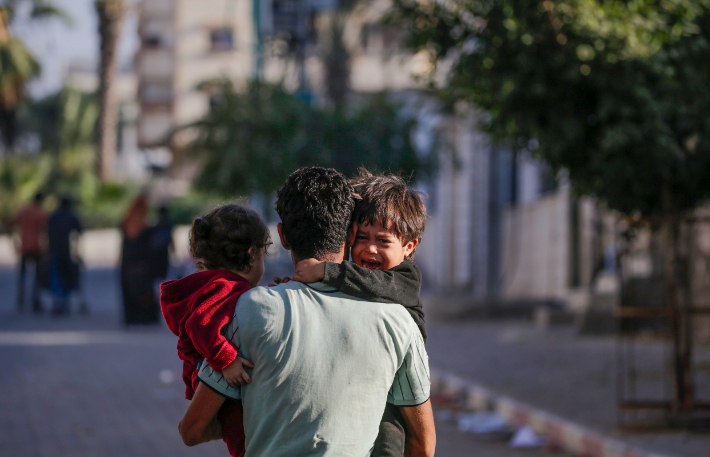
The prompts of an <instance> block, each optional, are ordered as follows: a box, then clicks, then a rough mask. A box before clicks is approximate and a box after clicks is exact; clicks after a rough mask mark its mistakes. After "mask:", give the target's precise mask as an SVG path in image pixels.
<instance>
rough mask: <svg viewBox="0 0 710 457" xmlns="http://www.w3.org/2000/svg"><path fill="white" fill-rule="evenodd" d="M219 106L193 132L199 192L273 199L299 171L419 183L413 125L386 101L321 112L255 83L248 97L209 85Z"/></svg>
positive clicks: (227, 87) (221, 84)
mask: <svg viewBox="0 0 710 457" xmlns="http://www.w3.org/2000/svg"><path fill="white" fill-rule="evenodd" d="M203 90H206V91H209V92H210V93H211V94H213V96H212V100H213V106H212V109H211V110H210V112H208V113H207V114H206V115H205V116H204V117H203V118H202V119H200V120H198V121H197V122H195V123H193V124H190V125H189V126H186V127H185V129H188V130H190V131H193V132H194V133H195V135H196V136H195V139H194V141H193V142H192V144H191V146H190V148H191V150H192V151H193V152H194V154H195V155H196V156H198V157H199V158H200V159H201V161H202V166H203V168H202V172H201V174H200V176H199V179H198V180H197V185H198V187H200V188H202V189H205V190H211V191H218V192H221V193H223V194H226V195H235V194H240V195H249V194H251V193H254V192H256V193H261V194H262V195H265V196H270V195H272V194H273V193H274V192H275V190H276V189H277V188H278V187H279V186H280V185H281V184H283V182H284V181H285V179H286V177H288V175H289V174H290V173H291V172H293V171H294V170H295V169H297V168H299V167H302V166H307V165H321V166H326V167H333V168H335V169H337V170H338V171H340V172H342V173H344V174H346V175H354V174H355V173H356V171H357V168H358V167H360V166H364V167H367V168H368V169H372V170H380V171H388V170H389V171H392V172H399V173H403V174H404V175H406V176H412V177H413V176H414V175H415V174H416V173H417V172H418V171H419V172H420V171H421V169H422V163H421V162H420V161H419V160H418V158H417V155H416V153H415V151H414V148H413V147H412V144H411V141H410V131H411V128H412V124H413V121H412V119H409V118H406V117H404V116H402V115H401V113H400V111H399V110H398V107H397V106H396V105H394V104H392V103H390V102H389V101H388V100H387V99H386V97H385V96H384V95H381V94H380V95H377V96H373V97H372V98H371V99H368V100H366V101H365V102H364V103H363V104H362V106H361V107H360V108H358V109H355V110H351V111H350V112H347V111H342V110H337V111H334V112H330V111H325V110H321V109H318V108H314V107H312V106H310V105H309V104H307V103H306V102H304V101H303V100H301V99H300V98H298V97H296V96H294V95H292V94H289V93H287V92H285V91H284V90H283V89H282V88H281V87H279V86H274V85H270V84H265V83H259V82H253V83H250V85H249V87H248V88H247V89H246V90H244V91H243V92H238V91H236V90H235V89H234V87H233V86H232V84H231V83H229V82H226V81H219V82H212V83H208V84H205V85H203Z"/></svg>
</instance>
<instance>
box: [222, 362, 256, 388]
mask: <svg viewBox="0 0 710 457" xmlns="http://www.w3.org/2000/svg"><path fill="white" fill-rule="evenodd" d="M244 366H247V367H249V368H254V364H253V363H251V362H250V361H248V360H247V359H243V358H241V357H237V358H236V359H234V362H232V363H230V364H229V365H227V366H226V367H224V370H222V375H223V376H224V380H225V381H227V382H228V383H229V385H230V386H232V387H234V388H235V389H236V388H237V387H239V386H241V385H243V384H248V383H250V382H251V378H250V377H249V375H248V374H247V372H246V370H245V369H244Z"/></svg>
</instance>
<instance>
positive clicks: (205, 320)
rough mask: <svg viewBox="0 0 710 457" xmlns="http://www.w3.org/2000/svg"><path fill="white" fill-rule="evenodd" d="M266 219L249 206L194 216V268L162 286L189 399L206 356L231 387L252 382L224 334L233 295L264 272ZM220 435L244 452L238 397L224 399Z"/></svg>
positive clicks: (233, 448)
mask: <svg viewBox="0 0 710 457" xmlns="http://www.w3.org/2000/svg"><path fill="white" fill-rule="evenodd" d="M270 244H271V242H270V236H269V230H268V228H267V227H266V224H264V222H263V221H262V220H261V219H260V218H259V216H258V215H257V214H256V213H255V212H254V211H253V210H251V209H248V208H244V207H242V206H239V205H236V204H229V205H224V206H221V207H219V208H217V209H215V210H213V211H212V212H211V213H209V214H207V215H206V216H202V217H198V218H196V219H195V221H194V222H193V223H192V229H191V230H190V253H191V254H192V256H193V257H194V258H195V259H196V260H197V270H198V272H197V273H194V274H191V275H190V276H186V277H185V278H182V279H177V280H174V281H167V282H164V283H163V284H161V285H160V307H161V309H162V311H163V316H164V317H165V321H166V322H167V324H168V327H169V328H170V330H172V332H173V333H174V334H175V335H177V336H178V337H179V339H178V345H177V349H178V356H179V357H180V359H181V360H182V361H183V372H182V378H183V381H185V386H186V389H185V398H187V399H188V400H190V399H192V396H193V395H194V394H195V389H197V385H198V383H199V382H200V381H199V379H198V378H197V372H198V368H199V364H200V363H201V362H202V361H203V360H205V361H206V363H209V364H210V366H211V367H212V368H213V369H215V370H217V371H221V372H222V374H223V375H224V379H225V380H227V382H229V384H231V385H232V386H233V387H237V386H239V385H241V384H244V383H248V382H250V381H251V379H250V378H249V375H248V374H247V373H246V371H245V370H244V366H247V367H253V366H254V365H252V364H251V363H250V362H249V361H247V360H245V359H242V358H241V357H238V355H237V348H235V347H234V346H233V345H232V343H231V342H230V341H229V340H228V339H227V338H225V337H224V335H223V334H222V332H223V331H224V330H225V329H226V327H227V325H228V324H229V322H230V321H231V320H232V316H233V315H234V308H235V306H236V304H237V299H239V297H240V296H241V295H242V294H243V293H244V292H246V291H247V290H249V289H251V288H252V287H254V286H256V285H257V284H258V283H259V281H260V280H261V277H262V276H263V275H264V255H265V254H266V248H267V246H268V245H270ZM218 417H219V420H220V422H221V424H222V439H223V440H224V442H225V443H227V448H228V449H229V453H230V455H232V456H233V457H239V456H242V455H244V424H243V421H242V419H243V417H242V405H241V402H238V401H234V400H231V399H227V400H226V401H225V403H224V405H223V406H222V408H221V409H220V411H219V415H218Z"/></svg>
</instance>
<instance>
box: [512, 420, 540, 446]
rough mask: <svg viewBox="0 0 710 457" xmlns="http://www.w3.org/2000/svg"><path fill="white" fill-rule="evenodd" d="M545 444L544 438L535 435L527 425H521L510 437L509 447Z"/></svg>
mask: <svg viewBox="0 0 710 457" xmlns="http://www.w3.org/2000/svg"><path fill="white" fill-rule="evenodd" d="M544 445H545V439H544V438H541V437H539V436H537V434H536V433H535V431H534V430H533V429H532V427H530V426H529V425H525V426H523V427H521V428H520V429H519V430H518V431H517V432H515V435H513V437H512V438H511V439H510V446H511V447H521V448H526V447H527V448H530V447H540V446H544Z"/></svg>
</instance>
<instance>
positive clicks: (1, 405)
mask: <svg viewBox="0 0 710 457" xmlns="http://www.w3.org/2000/svg"><path fill="white" fill-rule="evenodd" d="M274 273H275V272H274V271H273V270H272V271H269V272H268V275H273V274H274ZM281 274H283V273H281ZM286 274H288V272H286ZM268 275H267V278H268V277H269V276H268ZM85 283H86V285H87V287H86V289H85V296H86V299H87V301H88V303H89V306H90V309H91V314H90V315H88V316H83V315H78V314H76V313H74V314H72V315H70V316H69V317H66V318H61V319H57V318H52V317H51V316H50V315H49V314H46V313H45V314H43V315H39V316H38V315H32V314H30V313H27V312H25V313H22V314H18V313H17V312H16V310H15V296H16V294H15V274H14V272H13V271H12V270H8V269H0V291H1V292H0V366H2V369H1V370H0V389H2V392H3V395H1V396H0V429H1V430H2V433H0V456H8V457H45V456H46V457H50V456H51V457H62V456H67V457H69V456H71V457H74V456H81V457H93V456H101V457H104V456H114V457H124V456H131V457H141V456H146V457H147V456H163V455H164V456H166V457H167V456H170V457H180V456H201V457H207V456H226V455H227V452H226V448H225V446H224V445H223V444H222V443H220V442H214V443H208V444H204V445H200V446H197V447H194V448H188V447H185V446H184V445H183V444H182V442H181V441H180V437H179V436H178V433H177V423H178V421H179V419H180V417H181V416H182V414H183V413H184V411H185V408H186V406H187V401H186V400H184V398H183V396H182V392H183V387H182V381H181V379H180V370H181V362H180V361H179V360H178V358H177V355H176V351H175V344H176V338H175V337H174V336H173V335H172V334H171V333H170V332H169V331H168V330H167V328H166V327H165V326H164V325H160V326H157V327H155V326H153V327H135V328H129V329H126V328H124V327H123V326H122V325H121V323H120V318H119V316H120V302H119V300H118V287H117V274H116V272H115V270H113V269H94V270H90V271H88V274H87V276H86V281H85ZM47 298H48V297H45V299H47ZM47 305H48V303H45V307H47ZM437 417H442V415H441V414H439V413H437ZM437 432H438V446H437V454H436V455H437V456H440V457H459V456H461V457H462V456H480V457H487V456H491V457H492V456H496V457H526V456H527V457H539V456H543V455H547V452H546V451H545V450H544V449H532V450H529V449H528V450H522V449H513V448H510V447H509V446H508V445H507V444H506V443H499V442H487V441H482V440H480V439H478V438H477V437H476V436H475V435H472V434H470V433H464V432H460V431H458V429H457V426H456V422H455V421H452V420H438V421H437ZM557 455H559V454H557Z"/></svg>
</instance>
